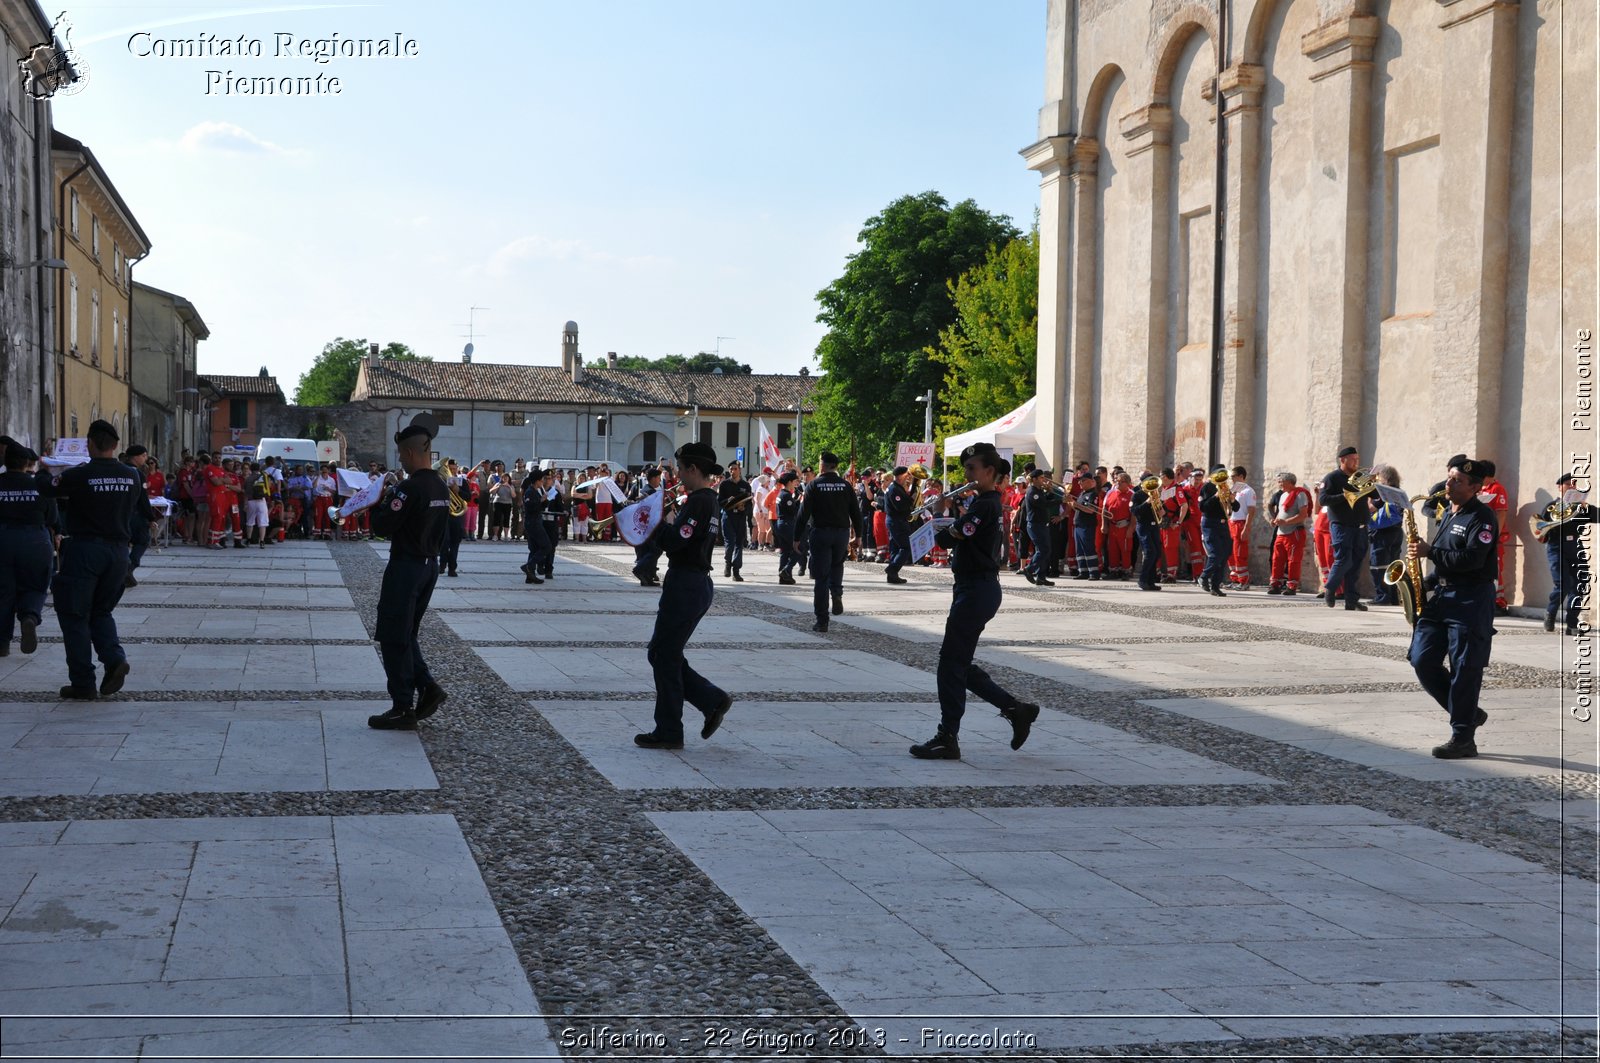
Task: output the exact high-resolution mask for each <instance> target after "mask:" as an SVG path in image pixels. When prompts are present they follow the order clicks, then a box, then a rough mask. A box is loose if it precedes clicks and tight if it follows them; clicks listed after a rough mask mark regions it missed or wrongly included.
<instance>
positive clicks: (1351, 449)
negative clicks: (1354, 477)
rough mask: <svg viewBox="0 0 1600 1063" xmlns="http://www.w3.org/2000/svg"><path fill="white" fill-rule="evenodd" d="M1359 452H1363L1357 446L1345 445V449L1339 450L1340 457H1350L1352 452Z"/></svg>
mask: <svg viewBox="0 0 1600 1063" xmlns="http://www.w3.org/2000/svg"><path fill="white" fill-rule="evenodd" d="M1359 453H1361V452H1360V451H1359V450H1357V449H1356V448H1355V447H1345V448H1344V449H1343V450H1341V451H1339V457H1341V458H1348V457H1349V456H1350V455H1352V454H1359Z"/></svg>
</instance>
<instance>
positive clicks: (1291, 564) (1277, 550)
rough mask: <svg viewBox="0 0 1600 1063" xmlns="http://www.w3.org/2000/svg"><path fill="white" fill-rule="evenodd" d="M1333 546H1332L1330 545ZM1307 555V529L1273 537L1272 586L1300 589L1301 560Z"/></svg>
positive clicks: (1291, 589)
mask: <svg viewBox="0 0 1600 1063" xmlns="http://www.w3.org/2000/svg"><path fill="white" fill-rule="evenodd" d="M1330 548H1331V547H1330ZM1305 556H1306V530H1305V529H1304V528H1296V529H1295V530H1294V531H1293V532H1291V533H1289V534H1288V535H1283V534H1279V535H1275V536H1273V539H1272V586H1274V587H1282V588H1283V589H1284V590H1290V591H1297V590H1299V589H1300V562H1301V561H1302V560H1303V559H1304V558H1305Z"/></svg>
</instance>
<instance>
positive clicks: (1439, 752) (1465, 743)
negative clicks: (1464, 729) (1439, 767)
mask: <svg viewBox="0 0 1600 1063" xmlns="http://www.w3.org/2000/svg"><path fill="white" fill-rule="evenodd" d="M1433 755H1434V756H1436V757H1438V758H1439V759H1440V760H1461V759H1463V758H1464V757H1475V756H1477V755H1478V745H1477V743H1476V742H1474V741H1473V740H1472V739H1470V738H1454V737H1452V738H1451V739H1450V741H1448V742H1446V743H1445V744H1444V745H1442V746H1434V747H1433Z"/></svg>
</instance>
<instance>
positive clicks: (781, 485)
mask: <svg viewBox="0 0 1600 1063" xmlns="http://www.w3.org/2000/svg"><path fill="white" fill-rule="evenodd" d="M799 479H800V474H799V473H797V472H794V471H793V470H790V471H787V472H785V473H784V474H783V475H781V476H779V477H778V491H777V496H778V498H777V508H776V510H775V515H776V519H775V520H774V521H773V523H772V537H773V539H774V540H775V541H776V542H777V544H778V582H779V583H782V584H784V585H785V586H792V585H793V584H794V582H795V579H794V566H795V565H796V564H797V563H798V562H799V561H800V553H799V551H797V550H796V549H795V543H794V524H795V518H796V517H797V516H798V515H799V513H800V492H799V489H798V488H799V483H798V481H799Z"/></svg>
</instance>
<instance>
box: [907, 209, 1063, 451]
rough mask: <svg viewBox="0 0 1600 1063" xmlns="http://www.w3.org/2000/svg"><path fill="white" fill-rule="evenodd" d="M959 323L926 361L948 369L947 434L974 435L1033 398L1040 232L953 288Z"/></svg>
mask: <svg viewBox="0 0 1600 1063" xmlns="http://www.w3.org/2000/svg"><path fill="white" fill-rule="evenodd" d="M949 287H950V300H951V302H953V303H954V304H955V308H956V320H955V322H954V323H953V324H951V325H950V326H949V327H948V328H944V329H941V330H939V345H938V346H937V347H933V348H929V350H928V357H929V358H931V359H933V360H934V361H935V362H937V363H939V364H940V365H942V366H943V367H944V391H943V393H942V396H941V397H942V405H941V413H940V415H939V430H940V434H941V435H954V434H956V433H959V432H966V431H970V430H971V429H973V428H976V427H978V426H979V425H981V424H987V423H988V422H990V421H992V420H994V419H995V418H997V417H1000V416H1002V415H1004V414H1007V413H1009V412H1011V411H1012V410H1014V409H1016V408H1017V407H1018V406H1021V405H1022V404H1023V403H1024V402H1026V401H1028V399H1029V398H1030V397H1031V396H1032V395H1033V392H1034V386H1035V385H1034V379H1035V377H1034V370H1035V358H1034V356H1035V354H1036V352H1037V351H1038V347H1039V229H1038V227H1037V226H1035V227H1034V229H1033V231H1032V232H1030V233H1029V234H1028V235H1027V236H1024V237H1021V238H1019V239H1016V240H1012V241H1011V242H1010V243H1008V244H1006V245H1005V246H1004V247H997V248H994V249H993V250H991V251H990V253H989V257H988V258H986V259H985V260H984V261H983V263H982V264H981V265H978V266H974V267H973V268H972V269H969V270H967V272H965V273H963V274H962V275H961V276H960V277H957V278H956V279H955V280H954V281H951V282H950V286H949Z"/></svg>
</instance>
